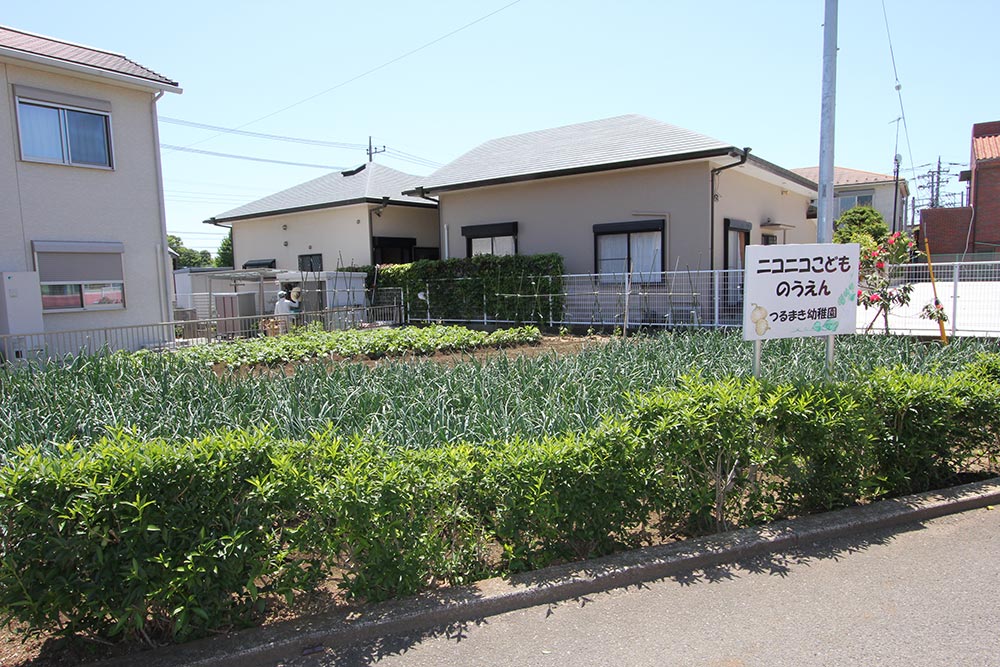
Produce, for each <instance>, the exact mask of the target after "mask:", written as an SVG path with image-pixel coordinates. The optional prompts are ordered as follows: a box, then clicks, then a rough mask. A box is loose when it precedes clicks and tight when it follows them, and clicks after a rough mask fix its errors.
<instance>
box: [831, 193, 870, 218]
mask: <svg viewBox="0 0 1000 667" xmlns="http://www.w3.org/2000/svg"><path fill="white" fill-rule="evenodd" d="M861 197H869V198H871V202H870V203H868V204H858V199H859V198H861ZM834 199H836V201H837V217H838V218H839V217H840V216H842V215H843V214H844V211H848V210H850V209H852V208H854V207H855V206H868V207H871V208H874V207H875V191H874V190H845V191H844V192H841V193H839V194H837V195H836V196H835V197H834ZM848 200H851V201H853V202H854V203H853V204H851V205H850V206H848V207H846V208H844V205H843V204H842V203H841V202H846V201H848Z"/></svg>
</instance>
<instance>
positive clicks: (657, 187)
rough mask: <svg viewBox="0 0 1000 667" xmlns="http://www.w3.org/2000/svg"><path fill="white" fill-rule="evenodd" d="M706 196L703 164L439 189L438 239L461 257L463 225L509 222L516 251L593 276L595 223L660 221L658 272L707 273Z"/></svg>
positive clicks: (464, 251) (707, 177) (568, 270)
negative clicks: (558, 260)
mask: <svg viewBox="0 0 1000 667" xmlns="http://www.w3.org/2000/svg"><path fill="white" fill-rule="evenodd" d="M709 199H710V195H709V172H708V166H707V163H704V162H702V163H693V164H681V165H669V166H657V167H641V168H635V169H622V170H618V171H614V172H604V173H600V174H586V175H581V176H568V177H562V178H548V179H543V180H538V181H528V182H525V183H512V184H508V185H499V186H493V187H487V188H476V189H474V190H458V191H455V192H443V193H441V196H440V202H441V207H440V214H441V229H442V242H443V239H444V237H445V233H446V232H445V230H447V238H448V256H449V257H465V256H466V242H465V238H464V237H463V236H462V227H463V226H464V225H479V224H488V223H496V222H512V221H517V224H518V233H517V244H518V254H521V255H533V254H537V253H549V252H555V253H559V254H561V255H562V256H563V258H564V260H565V265H566V271H567V272H568V273H593V272H594V270H595V268H594V233H593V226H594V225H595V224H600V223H609V222H633V221H637V220H653V219H666V241H665V243H666V245H665V253H664V257H665V264H666V267H667V268H668V269H670V268H673V267H674V265H675V263H676V262H677V260H678V258H680V265H681V267H682V268H683V267H684V266H685V264H688V263H690V264H691V268H692V269H693V268H695V267H696V266H697V265H698V263H699V261H701V262H702V264H703V268H707V262H708V238H709V237H708V229H707V226H708V218H709V215H708V204H709ZM442 257H444V248H443V247H442ZM642 270H647V269H645V268H643V269H642Z"/></svg>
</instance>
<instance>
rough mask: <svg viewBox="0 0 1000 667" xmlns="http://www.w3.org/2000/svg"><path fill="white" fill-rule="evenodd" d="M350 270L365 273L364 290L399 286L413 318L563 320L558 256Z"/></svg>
mask: <svg viewBox="0 0 1000 667" xmlns="http://www.w3.org/2000/svg"><path fill="white" fill-rule="evenodd" d="M355 270H360V271H365V272H366V273H367V274H368V276H369V281H370V282H369V286H375V287H399V288H402V290H403V294H404V299H405V303H406V308H407V312H408V313H409V316H410V317H413V318H418V319H424V318H426V319H428V320H431V321H434V320H466V321H472V322H478V321H480V320H482V319H483V317H484V315H488V316H489V317H491V318H492V319H495V320H501V321H504V320H505V321H509V322H535V323H537V324H545V323H547V322H550V321H553V320H559V319H561V317H562V308H563V297H562V291H563V288H562V274H563V273H564V272H565V268H564V266H563V259H562V256H561V255H557V254H543V255H509V256H502V257H501V256H494V255H476V256H475V257H468V258H459V259H445V260H420V261H418V262H413V263H412V264H396V265H391V266H380V267H379V268H378V271H375V270H374V269H372V268H371V267H360V268H358V269H355ZM421 294H422V295H423V296H424V298H421V296H420V295H421Z"/></svg>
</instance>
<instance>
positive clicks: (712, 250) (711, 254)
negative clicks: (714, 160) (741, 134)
mask: <svg viewBox="0 0 1000 667" xmlns="http://www.w3.org/2000/svg"><path fill="white" fill-rule="evenodd" d="M750 150H751V149H750V147H749V146H747V147H746V148H744V149H743V153H742V154H741V153H740V151H739V149H736V148H734V149H733V150H731V151H729V157H736V156H739V158H740V159H739V160H738V161H736V162H733V163H731V164H727V165H723V166H721V167H716V168H715V169H713V170H712V175H711V180H712V199H711V202H710V204H709V209H708V215H709V223H708V229H709V233H708V237H709V242H708V253H709V268H711V269H712V270H713V271H714V270H715V200H716V199H718V197H719V195H718V193H717V192H716V189H715V177H716V176H717V175H718V174H719V173H720V172H723V171H725V170H726V169H732V168H733V167H739V166H740V165H742V164H745V163H746V161H747V158H748V157H750Z"/></svg>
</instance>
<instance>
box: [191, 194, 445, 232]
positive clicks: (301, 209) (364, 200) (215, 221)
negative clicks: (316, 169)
mask: <svg viewBox="0 0 1000 667" xmlns="http://www.w3.org/2000/svg"><path fill="white" fill-rule="evenodd" d="M382 201H383V200H382V199H378V198H376V197H358V198H355V199H343V200H340V201H334V202H324V203H322V204H309V205H308V206H292V207H290V208H278V209H272V210H269V211H259V212H257V213H246V214H244V215H233V216H225V217H221V216H216V217H213V218H209V219H208V220H203V221H202V222H203V223H204V224H206V225H216V226H229V224H231V223H233V222H239V221H240V220H253V219H256V218H270V217H273V216H276V215H288V214H291V213H306V212H308V211H321V210H323V209H327V208H340V207H341V206H354V205H355V204H381V203H382ZM389 205H390V206H413V207H416V208H437V205H435V204H431V203H430V202H427V203H426V204H425V203H423V202H411V201H401V200H399V199H392V198H390V199H389Z"/></svg>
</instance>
